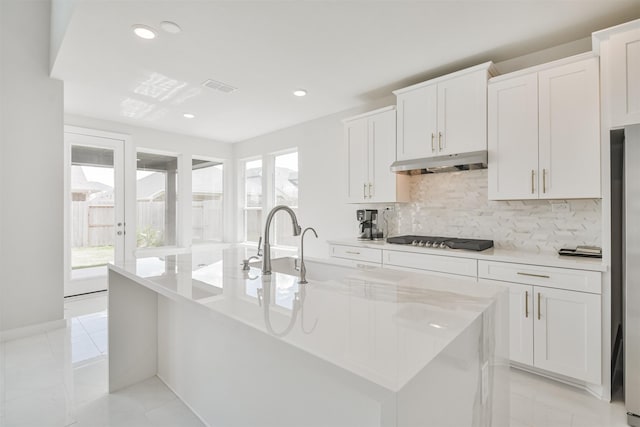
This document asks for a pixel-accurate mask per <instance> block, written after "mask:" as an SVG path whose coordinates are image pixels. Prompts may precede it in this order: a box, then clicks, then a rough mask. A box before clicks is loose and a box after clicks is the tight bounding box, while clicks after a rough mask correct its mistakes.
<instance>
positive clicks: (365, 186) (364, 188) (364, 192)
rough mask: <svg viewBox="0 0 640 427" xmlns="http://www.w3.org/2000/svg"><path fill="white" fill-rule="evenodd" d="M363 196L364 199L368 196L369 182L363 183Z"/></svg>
mask: <svg viewBox="0 0 640 427" xmlns="http://www.w3.org/2000/svg"><path fill="white" fill-rule="evenodd" d="M362 198H363V199H366V198H367V184H366V183H364V184H362Z"/></svg>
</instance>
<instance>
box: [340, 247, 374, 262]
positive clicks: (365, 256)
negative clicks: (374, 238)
mask: <svg viewBox="0 0 640 427" xmlns="http://www.w3.org/2000/svg"><path fill="white" fill-rule="evenodd" d="M330 254H331V256H333V257H336V258H345V259H353V260H356V261H366V262H375V263H378V264H380V263H382V249H371V248H361V247H358V246H342V245H331V249H330Z"/></svg>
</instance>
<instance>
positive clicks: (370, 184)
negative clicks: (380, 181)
mask: <svg viewBox="0 0 640 427" xmlns="http://www.w3.org/2000/svg"><path fill="white" fill-rule="evenodd" d="M371 187H373V184H372V183H369V198H371V197H373V196H372V195H371Z"/></svg>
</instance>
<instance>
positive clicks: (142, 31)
mask: <svg viewBox="0 0 640 427" xmlns="http://www.w3.org/2000/svg"><path fill="white" fill-rule="evenodd" d="M131 28H133V32H134V33H135V35H136V36H138V37H140V38H141V39H146V40H151V39H155V38H156V36H157V34H156V30H154V29H153V28H151V27H149V26H147V25H142V24H136V25H134V26H133V27H131Z"/></svg>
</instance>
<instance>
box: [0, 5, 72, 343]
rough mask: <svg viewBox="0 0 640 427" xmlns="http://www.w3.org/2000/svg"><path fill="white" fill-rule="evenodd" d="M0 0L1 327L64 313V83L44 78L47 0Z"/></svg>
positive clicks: (47, 53) (46, 63)
mask: <svg viewBox="0 0 640 427" xmlns="http://www.w3.org/2000/svg"><path fill="white" fill-rule="evenodd" d="M0 4H1V6H0V7H1V8H2V12H1V13H0V15H1V18H0V19H1V21H0V32H1V34H2V36H1V40H2V44H1V46H0V58H1V61H2V62H1V68H2V77H1V81H0V94H1V95H0V104H1V108H2V109H1V113H0V115H1V116H2V126H1V128H0V136H1V137H0V142H1V146H2V151H1V156H0V190H1V191H0V198H1V199H2V207H1V210H2V212H1V216H0V218H1V219H0V241H1V242H2V243H1V247H0V271H2V276H1V277H2V279H1V281H0V292H1V295H0V330H2V331H5V330H9V329H14V328H19V327H24V326H29V325H33V324H38V323H43V322H50V321H55V320H60V319H62V318H63V305H62V297H63V275H62V273H63V270H62V250H61V247H62V216H63V214H62V212H63V205H62V194H63V193H62V192H63V185H62V180H63V175H62V172H63V169H62V164H63V139H62V134H63V124H62V123H63V85H62V82H60V81H57V80H52V79H50V78H49V72H48V71H49V22H50V4H49V1H45V0H42V1H39V0H32V1H21V0H2V2H0ZM25 29H28V31H25Z"/></svg>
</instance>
